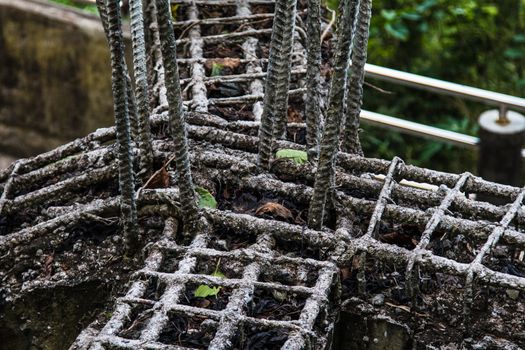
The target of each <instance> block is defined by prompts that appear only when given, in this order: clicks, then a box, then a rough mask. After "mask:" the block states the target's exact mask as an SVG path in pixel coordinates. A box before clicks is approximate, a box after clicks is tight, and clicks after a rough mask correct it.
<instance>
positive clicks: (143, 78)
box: [130, 0, 153, 177]
mask: <svg viewBox="0 0 525 350" xmlns="http://www.w3.org/2000/svg"><path fill="white" fill-rule="evenodd" d="M130 15H131V44H132V49H133V72H134V76H135V96H136V102H137V127H138V135H137V136H138V140H137V141H138V146H139V150H140V156H139V166H140V170H141V172H143V173H144V176H145V177H149V175H150V174H151V171H152V165H153V164H152V163H153V151H152V146H151V133H150V123H149V115H150V108H149V92H148V78H147V66H146V43H145V38H144V16H143V10H142V0H131V4H130Z"/></svg>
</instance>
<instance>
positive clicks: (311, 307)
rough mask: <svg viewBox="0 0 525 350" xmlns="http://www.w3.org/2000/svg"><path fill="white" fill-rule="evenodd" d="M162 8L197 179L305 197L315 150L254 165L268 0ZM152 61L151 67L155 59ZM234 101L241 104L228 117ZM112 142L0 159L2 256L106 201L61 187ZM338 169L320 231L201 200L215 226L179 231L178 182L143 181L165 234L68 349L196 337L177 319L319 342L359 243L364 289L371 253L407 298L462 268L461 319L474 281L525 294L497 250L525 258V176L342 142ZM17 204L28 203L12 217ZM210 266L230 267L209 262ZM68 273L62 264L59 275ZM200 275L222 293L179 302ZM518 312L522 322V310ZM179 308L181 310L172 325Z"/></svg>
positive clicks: (108, 177) (299, 90) (294, 95)
mask: <svg viewBox="0 0 525 350" xmlns="http://www.w3.org/2000/svg"><path fill="white" fill-rule="evenodd" d="M172 11H174V16H175V18H176V20H177V22H175V23H174V26H175V29H176V34H177V37H178V51H179V57H180V59H179V60H178V64H179V67H180V70H181V81H182V84H183V96H184V98H185V106H186V108H187V110H188V112H187V118H186V119H187V120H186V121H187V123H188V125H187V129H188V136H189V138H190V147H191V161H192V169H193V170H194V172H195V173H196V178H199V177H201V178H202V179H203V180H202V181H204V182H206V181H208V182H211V183H216V182H221V183H223V184H228V185H229V186H232V187H233V188H236V189H238V190H242V191H247V192H251V193H254V194H261V193H265V194H268V193H271V194H272V195H274V196H278V197H279V198H286V199H287V200H289V201H291V202H293V203H296V204H297V205H299V206H301V205H302V206H303V207H307V203H308V202H309V200H310V197H311V195H312V193H313V182H314V167H313V166H312V165H310V164H308V163H307V164H302V165H300V164H295V163H293V162H290V161H275V162H274V164H273V165H272V168H271V170H270V172H267V173H265V172H263V173H261V172H260V171H259V170H257V166H256V154H257V146H258V145H257V137H256V133H257V128H258V125H259V120H260V116H261V113H262V102H261V101H262V97H263V93H264V91H263V90H264V87H263V86H264V84H263V79H264V76H265V73H264V72H265V67H266V64H267V60H266V58H267V55H268V45H269V36H270V34H271V23H272V16H273V2H271V1H263V0H258V1H249V0H244V1H172ZM219 15H220V16H222V17H219ZM304 15H305V13H304V11H303V10H301V8H300V7H299V9H298V19H297V30H296V40H295V41H296V44H295V45H294V56H293V62H294V65H293V69H292V84H291V88H290V91H289V94H290V104H291V105H294V104H296V105H299V106H300V105H302V100H303V95H304V92H305V89H304V87H303V85H304V82H303V78H304V75H305V64H306V62H305V53H304V47H303V45H302V43H304V40H305V39H306V38H305V36H304V30H303V29H302V27H303V25H302V23H303V21H304ZM223 31H226V32H227V33H222V32H223ZM217 33H219V34H217ZM224 43H227V45H225V44H224ZM217 54H218V55H219V56H221V57H215V56H214V55H217ZM157 68H158V69H159V76H160V77H161V76H162V70H161V67H157ZM225 72H227V73H230V74H228V75H225ZM159 80H160V83H159V85H158V86H157V87H156V88H157V90H156V91H157V94H158V96H157V98H158V102H159V106H158V107H157V108H156V110H155V111H154V114H153V115H152V120H151V122H152V131H153V135H154V142H153V148H154V156H155V159H156V160H157V162H160V163H162V162H163V161H164V160H166V159H167V158H169V156H170V154H171V151H172V150H171V147H170V142H169V141H167V140H166V139H165V138H164V131H163V130H165V129H166V128H167V114H166V112H165V110H166V99H165V96H163V94H165V88H164V87H163V85H162V79H161V78H160V79H159ZM231 115H236V116H240V117H236V118H235V120H229V118H230V116H231ZM304 128H305V126H304V123H303V122H301V121H297V122H295V120H294V121H291V122H290V123H289V124H288V140H287V141H279V142H278V146H279V148H292V149H301V150H302V149H304V148H305V147H304V145H302V144H301V143H302V141H303V139H304ZM114 141H115V130H114V128H107V129H99V130H97V131H96V132H94V133H92V134H90V135H88V136H86V137H85V138H82V139H78V140H75V141H73V142H71V143H69V144H66V145H64V146H61V147H59V148H57V149H55V150H53V151H50V152H47V153H44V154H42V155H39V156H37V157H34V158H30V159H23V160H19V161H17V162H15V163H14V164H13V165H12V166H11V167H10V168H9V169H7V170H4V171H2V172H0V189H1V197H0V216H1V217H2V218H7V220H8V221H9V220H11V221H13V224H12V225H11V226H10V227H12V229H11V230H8V229H6V230H4V231H2V235H1V236H0V259H1V260H0V262H2V263H5V264H6V266H12V265H14V264H15V263H16V257H17V256H20V255H21V254H27V253H28V252H29V251H30V250H31V249H35V244H36V243H35V242H37V241H41V240H46V239H51V240H53V241H57V240H65V239H66V238H67V236H61V235H60V234H56V230H57V229H58V228H61V229H64V228H65V230H67V228H68V227H71V226H72V225H74V224H78V223H86V224H87V223H89V222H91V221H93V220H100V219H101V218H102V219H103V218H105V217H108V216H112V215H114V213H115V212H116V211H117V210H118V197H116V196H113V197H104V198H97V197H96V196H95V197H90V196H86V198H85V201H83V202H82V201H80V202H76V203H69V202H68V200H67V198H68V196H72V194H76V195H77V196H78V194H79V193H81V194H82V193H88V192H89V191H88V189H89V188H90V187H100V186H102V187H103V186H113V187H114V186H115V184H116V165H115V161H114V160H115V156H114V148H113V143H114ZM86 169H89V172H86V171H85V170H86ZM170 173H173V171H170ZM336 184H337V186H336V188H335V202H336V203H338V204H339V205H337V206H336V210H337V217H338V219H337V222H335V224H334V225H333V227H332V228H328V227H327V228H324V229H323V230H319V231H318V230H312V229H308V228H306V226H305V225H304V224H300V223H297V222H291V223H290V222H283V221H282V220H276V219H275V217H274V218H268V217H257V216H254V215H249V214H246V213H240V212H235V211H231V210H222V209H203V213H204V215H205V217H206V219H207V220H208V221H209V224H210V225H209V226H208V228H207V229H204V230H203V231H202V232H199V233H198V234H197V235H195V236H194V237H192V238H191V240H189V242H188V241H182V240H180V239H179V238H177V237H179V236H180V235H181V233H180V232H177V227H178V222H179V221H180V220H181V219H182V218H183V214H182V213H181V212H180V209H179V207H178V200H179V199H178V189H177V187H176V186H171V187H170V188H160V189H144V190H142V191H141V192H140V193H139V209H140V210H139V214H140V215H142V216H152V215H158V216H161V217H162V218H163V222H164V224H163V233H162V237H161V239H159V240H158V241H157V242H154V243H152V244H150V245H148V246H147V247H146V248H145V252H146V253H145V254H146V256H147V257H146V259H145V262H144V265H143V268H141V269H139V270H138V271H136V272H135V273H133V274H132V277H131V281H130V287H129V289H128V291H127V293H126V294H125V295H124V296H122V297H120V298H118V300H116V301H115V306H114V310H113V312H112V314H111V316H110V317H109V318H108V319H107V320H106V322H105V323H104V324H103V325H101V326H100V327H95V326H90V327H87V328H86V329H85V330H84V331H83V332H82V333H81V334H80V335H79V336H78V338H77V340H76V342H75V343H74V344H73V346H72V348H74V349H132V348H133V349H136V348H142V349H187V348H193V347H194V346H192V345H191V344H189V343H187V342H185V339H186V338H185V337H186V336H187V335H188V334H187V333H188V332H193V336H195V334H197V335H198V336H199V337H201V338H202V341H203V343H204V344H205V345H206V346H208V347H209V348H211V349H229V348H239V347H242V345H240V344H242V342H243V341H244V339H246V338H247V336H248V335H250V334H251V335H253V334H255V333H257V332H261V331H264V332H266V333H265V334H267V336H269V337H271V338H272V339H273V340H272V341H276V342H278V343H279V344H280V345H279V346H281V347H282V348H283V349H305V348H316V349H322V348H325V347H327V346H329V345H330V344H331V341H332V336H333V332H334V326H335V322H336V315H337V311H338V310H339V309H340V307H341V303H342V300H341V295H340V294H341V293H340V292H341V291H340V287H341V285H340V269H341V268H343V267H346V266H351V265H352V264H353V263H354V261H355V259H356V257H358V258H359V259H358V261H359V262H360V263H359V264H358V265H359V266H357V267H356V269H357V270H358V271H359V273H358V277H357V281H358V286H357V290H356V294H355V296H357V297H359V296H362V295H363V294H364V293H366V288H367V278H368V274H367V272H366V266H365V265H366V263H365V262H366V261H375V262H380V263H385V264H389V263H395V264H396V266H404V269H405V271H403V273H404V276H405V281H406V284H405V288H406V290H407V294H408V295H409V296H410V297H411V300H412V305H415V304H416V303H417V297H418V295H420V294H421V293H423V292H422V291H421V290H420V284H421V276H424V274H425V273H427V274H428V273H440V274H443V275H447V276H455V277H460V278H461V279H462V280H463V282H462V284H461V287H460V289H461V293H462V306H463V308H462V310H455V312H457V313H458V314H459V317H461V318H462V320H463V324H464V325H465V328H466V329H468V328H469V327H468V324H469V323H470V322H471V316H470V315H471V313H472V304H473V299H474V298H475V297H476V293H477V291H479V290H480V289H481V288H484V287H487V286H491V287H495V288H500V289H501V290H517V291H520V292H521V296H522V297H523V292H525V278H524V276H523V275H521V274H520V273H515V272H512V271H509V270H508V269H503V268H502V266H501V264H500V262H501V260H502V259H503V258H501V257H500V255H498V256H495V255H494V254H493V252H494V251H495V250H496V248H501V249H505V252H508V253H509V254H511V253H517V254H518V255H519V257H518V259H520V261H521V260H523V253H521V254H520V252H523V251H524V250H525V234H524V233H523V224H524V223H525V212H524V210H523V207H522V202H523V197H524V196H525V190H523V189H519V188H515V187H511V186H506V185H501V184H496V183H491V182H488V181H485V180H483V179H481V178H479V177H476V176H474V175H472V174H469V173H465V174H460V175H457V174H449V173H444V172H439V171H433V170H429V169H423V168H419V167H415V166H411V165H406V164H404V163H403V161H402V160H401V159H399V158H397V157H396V158H394V159H393V160H392V161H387V160H379V159H370V158H363V157H358V156H354V155H350V154H346V153H339V155H338V158H337V171H336ZM172 185H173V184H172ZM476 196H495V197H499V198H505V199H507V201H508V204H506V205H501V206H496V205H492V204H489V203H487V202H483V201H479V200H476V199H475V197H476ZM146 207H147V208H146ZM31 208H37V209H34V210H30V209H31ZM148 208H149V209H148ZM151 208H153V209H151ZM22 210H27V213H28V214H27V216H26V217H24V218H20V217H17V213H18V212H20V211H22ZM355 217H359V218H361V219H360V220H358V221H360V224H354V223H353V221H354V219H355ZM387 223H390V224H392V225H394V226H396V225H401V226H402V225H415V226H417V227H418V233H417V239H416V240H415V242H414V244H413V246H411V247H406V246H403V245H401V244H399V243H398V242H393V243H392V242H387V241H385V240H384V239H381V237H380V233H381V230H382V226H384V225H386V224H387ZM230 235H231V236H232V237H234V236H235V237H249V238H247V239H246V241H247V243H246V242H245V244H240V245H239V246H237V247H235V246H234V247H233V248H232V247H227V246H226V245H224V244H221V243H220V240H218V239H217V237H218V236H221V237H229V236H230ZM445 236H448V237H450V238H451V237H462V241H461V242H467V243H468V244H467V246H468V249H467V250H468V253H465V254H463V255H461V254H455V255H450V254H446V253H443V247H440V248H439V249H438V248H437V246H438V245H439V242H441V241H443V239H444V237H445ZM457 242H459V241H457V240H456V241H453V244H455V243H457ZM458 244H459V243H458ZM454 248H455V247H454V246H453V247H451V248H450V249H454ZM456 248H457V247H456ZM507 258H508V257H507ZM507 258H505V259H507ZM216 266H220V269H221V271H222V272H224V275H225V276H223V275H221V276H219V275H217V274H214V273H213V272H214V268H215V267H216ZM376 266H377V264H376ZM379 269H380V267H379ZM215 271H217V269H216V268H215ZM0 277H1V278H4V277H6V275H4V276H2V275H0ZM67 278H69V276H68V275H67V274H66V275H64V276H62V277H61V279H62V280H63V279H67ZM50 283H51V284H52V283H57V284H58V283H60V280H56V281H41V280H38V279H37V280H35V281H32V282H31V283H30V284H29V285H30V286H28V287H27V288H28V289H31V288H38V286H42V285H47V286H49V285H50ZM202 284H204V285H209V286H216V287H220V288H221V293H224V294H225V295H227V297H228V298H227V303H226V304H225V305H222V307H220V308H217V309H208V308H206V307H205V306H204V305H202V306H200V307H198V306H192V305H189V304H188V302H187V300H186V299H185V298H184V295H185V293H186V292H187V291H192V290H194V289H195V288H196V287H197V286H199V285H202ZM257 293H269V294H270V295H273V297H274V298H277V299H279V298H286V297H287V296H291V297H293V298H294V299H297V300H300V301H301V302H300V303H299V304H298V305H299V307H298V310H297V312H295V313H293V314H292V315H288V314H286V315H280V316H275V315H274V316H272V317H264V316H261V315H256V313H255V311H254V310H253V298H254V295H256V294H257ZM503 294H505V293H504V292H503ZM489 302H490V301H489ZM516 318H517V319H518V322H523V315H522V314H519V315H516ZM175 319H176V320H177V321H174V320H175ZM181 320H182V321H181ZM520 320H521V321H520ZM176 322H182V326H180V325H179V326H180V327H181V329H179V328H178V325H177V323H176ZM189 325H191V327H190V326H189ZM130 330H131V331H130ZM268 334H269V335H268ZM174 337H175V338H177V339H178V340H177V341H176V342H175V343H173V338H174ZM264 340H265V339H262V338H261V339H260V341H261V342H264Z"/></svg>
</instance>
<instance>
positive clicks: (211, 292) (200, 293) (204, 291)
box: [193, 284, 221, 298]
mask: <svg viewBox="0 0 525 350" xmlns="http://www.w3.org/2000/svg"><path fill="white" fill-rule="evenodd" d="M220 290H221V287H213V288H210V287H208V286H207V285H205V284H201V285H200V286H198V287H197V289H195V292H194V293H193V295H194V296H195V297H197V298H206V297H214V296H217V294H219V291H220Z"/></svg>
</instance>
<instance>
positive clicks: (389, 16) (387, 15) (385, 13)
mask: <svg viewBox="0 0 525 350" xmlns="http://www.w3.org/2000/svg"><path fill="white" fill-rule="evenodd" d="M381 16H382V17H383V18H384V19H386V20H387V21H393V20H394V19H395V18H396V17H397V13H396V11H394V10H381Z"/></svg>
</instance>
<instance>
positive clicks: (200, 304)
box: [199, 299, 211, 309]
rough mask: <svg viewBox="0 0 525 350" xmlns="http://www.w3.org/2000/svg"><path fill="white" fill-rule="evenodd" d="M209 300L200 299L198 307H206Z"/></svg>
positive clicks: (208, 304) (209, 302)
mask: <svg viewBox="0 0 525 350" xmlns="http://www.w3.org/2000/svg"><path fill="white" fill-rule="evenodd" d="M210 304H211V301H209V300H208V299H202V300H200V301H199V307H202V308H203V309H206V308H207V307H208V306H210Z"/></svg>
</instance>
